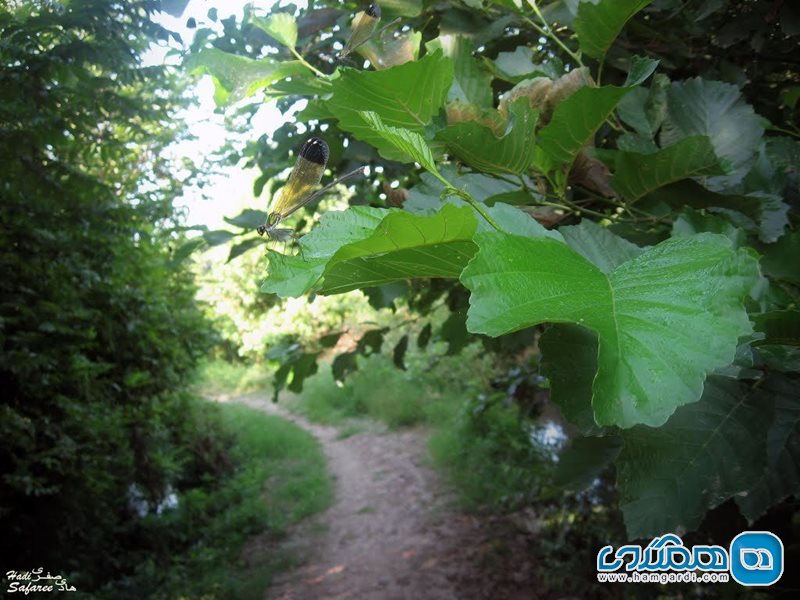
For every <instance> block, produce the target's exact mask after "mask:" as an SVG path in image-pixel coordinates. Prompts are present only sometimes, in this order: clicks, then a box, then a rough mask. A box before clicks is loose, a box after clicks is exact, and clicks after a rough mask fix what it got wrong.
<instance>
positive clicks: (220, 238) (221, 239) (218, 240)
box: [203, 229, 241, 246]
mask: <svg viewBox="0 0 800 600" xmlns="http://www.w3.org/2000/svg"><path fill="white" fill-rule="evenodd" d="M237 235H241V234H240V233H239V234H237V233H232V232H230V231H225V230H224V229H217V230H215V231H204V232H203V239H204V240H205V241H206V243H207V244H208V245H209V246H219V245H221V244H227V243H228V242H230V241H231V240H232V239H233V238H235V237H236V236H237Z"/></svg>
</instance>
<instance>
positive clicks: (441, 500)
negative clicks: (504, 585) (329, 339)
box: [229, 393, 531, 600]
mask: <svg viewBox="0 0 800 600" xmlns="http://www.w3.org/2000/svg"><path fill="white" fill-rule="evenodd" d="M229 401H233V402H238V403H242V404H246V405H248V406H250V407H253V408H257V409H259V410H264V411H266V412H269V413H272V414H277V415H280V416H282V417H284V418H287V419H289V420H291V421H293V422H294V423H296V424H298V425H300V426H301V427H303V428H304V429H306V430H307V431H309V432H310V433H312V434H313V435H314V436H315V437H316V438H317V439H318V440H319V441H320V443H321V444H322V447H323V450H324V453H325V456H326V459H327V463H328V469H329V471H330V472H331V474H332V475H333V477H334V479H335V500H334V503H333V505H332V506H331V507H330V508H329V509H328V510H326V511H324V512H323V513H321V514H319V515H317V516H315V517H312V518H311V519H308V520H307V521H306V522H304V523H303V524H301V526H299V527H297V528H296V529H295V530H294V531H293V532H292V533H291V534H290V536H289V539H288V540H287V541H286V542H285V544H286V547H288V548H290V549H292V550H295V551H296V552H297V553H298V554H299V555H301V556H306V557H308V560H307V562H306V563H305V564H303V565H302V566H301V567H299V568H298V569H297V570H295V571H293V572H290V573H286V574H284V575H282V576H280V577H279V578H278V579H277V580H276V581H275V582H274V583H273V585H272V587H271V588H270V590H269V591H268V592H267V598H268V599H270V600H310V599H314V600H318V599H326V600H328V599H331V600H333V599H345V598H355V599H381V600H395V599H396V600H403V599H409V600H410V599H421V598H424V599H426V600H442V599H451V598H452V599H456V598H458V599H463V598H488V597H494V598H497V597H498V596H497V595H493V594H492V590H490V589H481V588H484V586H483V585H481V584H480V582H479V570H480V569H479V568H478V566H479V565H478V564H476V563H477V562H478V561H479V558H480V553H481V548H482V547H483V546H485V544H484V541H483V535H482V533H481V528H480V526H479V523H478V520H477V519H475V518H474V517H469V516H466V515H464V514H461V513H459V512H458V511H457V510H456V509H455V508H454V507H453V498H452V496H451V495H450V494H449V493H448V492H447V490H446V489H445V487H444V486H443V484H442V482H441V481H439V479H438V477H437V475H436V474H435V473H434V472H433V471H432V470H431V468H430V467H428V466H427V464H426V463H427V459H426V441H425V433H424V432H423V431H420V430H405V431H399V432H388V433H387V432H375V431H367V432H362V433H359V434H357V435H354V436H351V437H348V438H345V439H337V435H338V430H337V429H336V428H334V427H327V426H323V425H317V424H313V423H310V422H308V421H306V420H305V419H303V418H301V417H298V416H296V415H293V414H290V413H287V412H286V411H285V410H283V409H282V408H281V407H280V406H276V405H275V404H273V403H272V402H271V401H270V399H269V397H268V395H267V394H265V393H255V394H250V395H246V396H240V397H237V398H232V399H230V400H229ZM476 579H477V581H476ZM494 591H495V592H496V591H497V589H496V588H495V590H494ZM502 597H503V598H512V597H527V598H531V595H530V594H528V595H526V596H522V595H520V596H517V595H516V594H511V595H508V594H504V595H503V596H502Z"/></svg>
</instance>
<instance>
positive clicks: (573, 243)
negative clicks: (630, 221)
mask: <svg viewBox="0 0 800 600" xmlns="http://www.w3.org/2000/svg"><path fill="white" fill-rule="evenodd" d="M558 231H559V233H561V235H562V236H564V240H565V241H566V242H567V244H569V245H570V247H571V248H572V249H573V250H576V251H577V252H578V253H579V254H580V255H581V256H583V257H584V258H585V259H587V260H588V261H589V262H591V263H592V264H593V265H594V266H595V267H597V268H598V269H600V270H601V271H602V272H603V273H610V272H611V271H613V270H614V269H616V268H617V267H618V266H620V265H621V264H622V263H624V262H626V261H628V260H631V259H632V258H636V257H637V256H639V255H640V254H641V253H642V248H640V247H639V246H637V245H636V244H632V243H631V242H629V241H628V240H626V239H624V238H621V237H619V236H618V235H615V234H613V233H611V232H610V231H609V230H608V229H606V228H605V227H602V226H600V225H598V224H597V223H595V222H594V221H589V220H588V219H584V220H583V221H581V222H580V224H578V225H570V226H567V227H560V228H559V230H558Z"/></svg>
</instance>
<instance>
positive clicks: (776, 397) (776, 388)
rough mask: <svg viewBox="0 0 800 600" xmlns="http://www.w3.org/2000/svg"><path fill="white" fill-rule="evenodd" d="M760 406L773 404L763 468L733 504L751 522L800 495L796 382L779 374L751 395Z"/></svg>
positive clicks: (799, 405) (799, 413)
mask: <svg viewBox="0 0 800 600" xmlns="http://www.w3.org/2000/svg"><path fill="white" fill-rule="evenodd" d="M755 396H756V397H757V399H759V400H760V401H761V403H762V405H761V410H762V411H764V406H768V405H769V404H770V403H774V408H773V414H774V417H773V421H772V425H771V427H770V430H769V433H768V434H767V461H768V462H767V468H766V470H765V471H764V473H763V474H762V476H761V477H760V478H759V479H758V480H757V481H756V483H755V485H753V486H752V487H750V489H748V490H747V494H745V495H739V496H737V497H736V504H738V505H739V509H740V510H741V511H742V514H743V515H744V516H745V517H747V520H748V521H749V522H750V523H752V522H753V521H755V520H756V519H757V518H759V517H760V516H761V515H763V514H764V513H765V512H766V511H767V509H768V508H770V507H771V506H774V505H775V504H778V503H779V502H781V501H783V500H785V499H786V498H787V497H789V496H791V495H797V494H798V493H800V387H798V385H797V381H796V380H791V379H789V378H787V377H782V376H779V375H776V376H773V377H771V378H769V379H767V380H766V382H764V383H763V384H762V385H761V386H760V387H759V389H758V390H757V391H756V392H755Z"/></svg>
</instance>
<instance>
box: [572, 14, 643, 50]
mask: <svg viewBox="0 0 800 600" xmlns="http://www.w3.org/2000/svg"><path fill="white" fill-rule="evenodd" d="M652 1H653V0H600V2H598V3H596V4H593V3H592V2H581V3H580V4H579V5H578V15H577V16H576V17H575V19H574V20H573V21H572V28H573V29H574V30H575V33H577V34H578V41H579V42H580V47H581V51H583V52H584V54H588V55H589V56H591V57H592V58H596V59H598V60H601V61H602V60H603V58H604V57H605V55H606V52H607V51H608V49H609V47H610V46H611V44H613V43H614V40H615V39H617V36H618V35H619V32H620V31H622V28H623V27H624V26H625V23H627V22H628V20H629V19H630V18H631V17H632V16H633V15H635V14H636V13H637V12H639V11H640V10H642V9H643V8H644V7H645V6H647V5H648V4H650V3H651V2H652Z"/></svg>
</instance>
